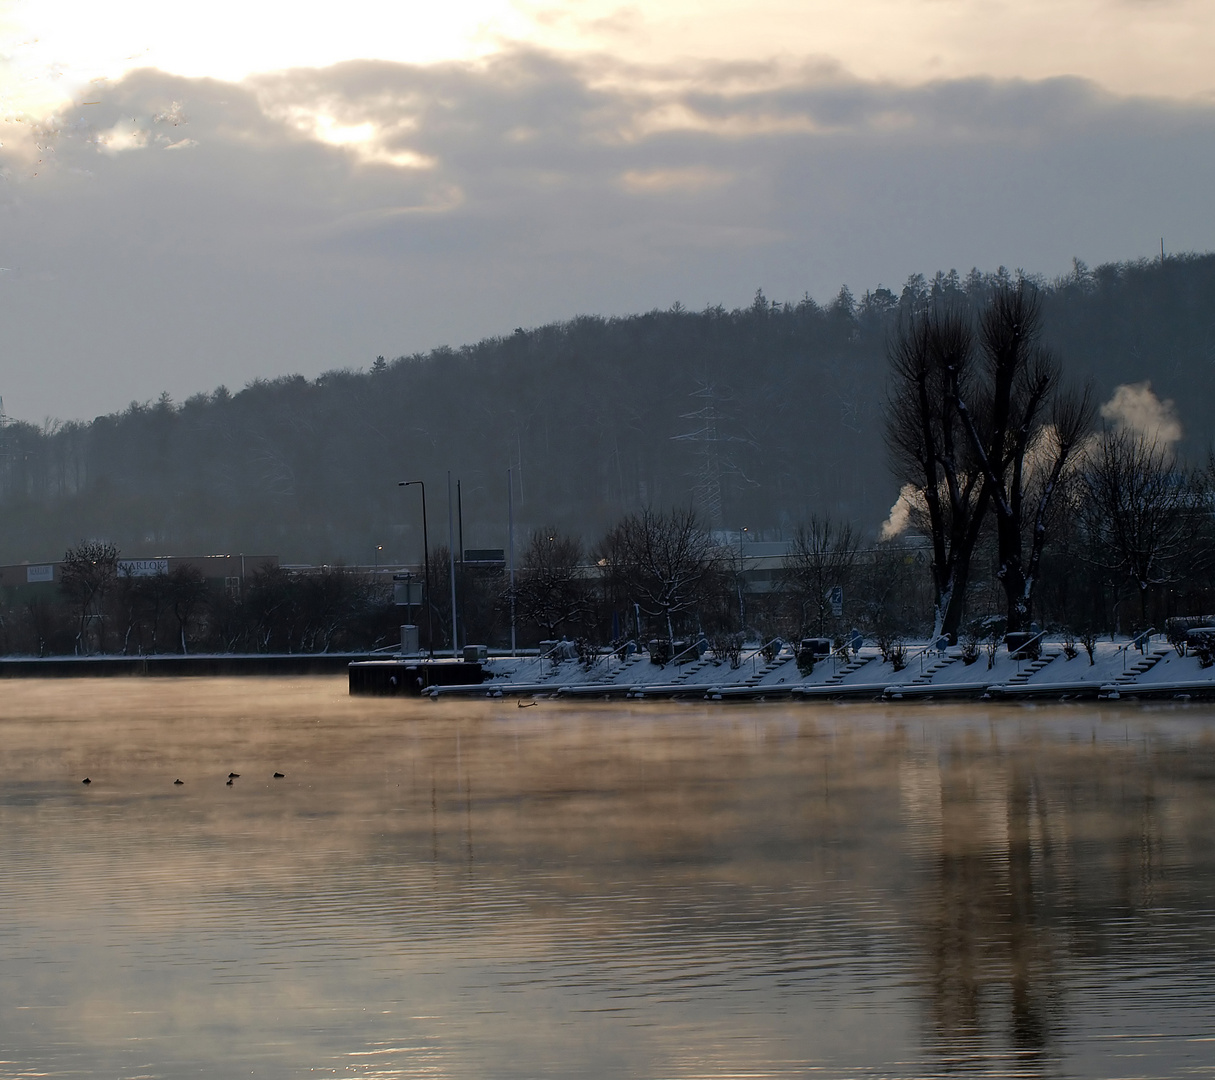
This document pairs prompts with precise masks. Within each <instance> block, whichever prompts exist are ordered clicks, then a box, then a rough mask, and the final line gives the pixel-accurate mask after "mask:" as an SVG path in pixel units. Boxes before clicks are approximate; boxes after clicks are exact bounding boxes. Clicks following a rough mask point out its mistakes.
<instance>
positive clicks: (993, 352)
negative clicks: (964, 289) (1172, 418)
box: [887, 280, 1093, 637]
mask: <svg viewBox="0 0 1215 1080" xmlns="http://www.w3.org/2000/svg"><path fill="white" fill-rule="evenodd" d="M1040 332H1041V305H1040V302H1039V298H1038V294H1037V292H1036V290H1035V288H1034V286H1033V285H1032V284H1030V283H1029V282H1027V281H1024V280H1022V281H1019V282H1017V283H1015V284H1009V285H1004V286H1002V287H1000V288H997V289H995V290H994V291H993V293H992V296H991V298H990V300H989V301H988V303H987V306H986V307H985V308H984V310H983V311H982V312H981V314H980V318H979V329H978V334H977V336H976V334H975V331H974V329H973V326H972V323H971V320H970V318H969V317H968V315H967V314H966V313H964V312H963V311H961V310H960V309H956V308H955V309H942V308H934V309H930V310H929V311H928V312H927V313H925V314H923V315H920V316H916V317H913V318H912V319H911V320H910V321H909V322H908V323H907V324H906V325H905V327H904V329H903V331H902V332H901V333H900V335H899V337H898V338H897V340H896V343H895V345H894V348H893V349H892V350H891V365H892V368H893V372H894V385H893V389H892V393H891V396H890V399H889V403H888V406H887V444H888V446H889V448H890V450H891V456H892V459H893V462H894V466H895V471H896V473H897V475H898V476H899V477H900V479H902V480H903V481H904V483H906V484H910V485H911V486H912V488H913V490H914V491H915V493H916V495H917V502H918V505H917V512H918V513H919V514H920V516H921V517H922V518H923V519H924V528H925V531H926V532H927V533H928V535H929V537H930V538H931V541H932V549H933V565H932V570H933V585H934V592H935V597H936V600H935V607H936V619H935V632H936V633H945V634H948V635H950V636H951V637H952V636H954V635H955V634H956V633H957V629H958V626H959V625H960V623H961V618H962V611H963V604H964V601H965V591H966V585H967V583H968V581H969V577H970V564H971V560H972V558H973V555H974V550H975V545H976V543H977V542H978V539H979V536H980V534H981V531H982V528H983V523H984V518H985V515H986V514H987V511H988V510H989V509H990V510H991V512H992V514H993V516H994V517H995V519H996V547H997V562H998V569H997V576H998V578H999V580H1000V582H1001V585H1002V586H1003V589H1004V594H1005V600H1006V604H1007V615H1008V628H1009V629H1010V630H1021V629H1024V628H1025V627H1026V626H1027V625H1028V624H1029V620H1030V616H1031V613H1032V610H1033V592H1034V586H1035V584H1036V582H1037V577H1038V571H1039V567H1040V564H1041V560H1042V551H1043V548H1044V547H1045V544H1046V540H1047V536H1048V533H1049V524H1050V512H1051V509H1052V505H1053V504H1054V501H1055V498H1056V495H1057V493H1058V491H1059V487H1060V482H1061V480H1062V479H1063V477H1064V475H1065V474H1066V472H1067V470H1068V467H1069V465H1070V464H1071V463H1073V462H1074V460H1075V458H1076V455H1077V453H1078V452H1079V450H1080V447H1081V445H1082V444H1083V441H1084V439H1085V437H1086V435H1087V434H1088V432H1089V430H1090V429H1091V427H1092V417H1093V408H1092V400H1091V396H1090V394H1089V392H1088V391H1087V390H1081V391H1072V390H1068V389H1066V388H1065V387H1064V386H1063V384H1062V379H1061V370H1060V364H1059V361H1058V359H1057V357H1055V356H1054V355H1053V354H1052V353H1050V352H1049V351H1048V350H1046V349H1044V348H1042V347H1041V346H1040V345H1039V344H1038V338H1039V336H1040ZM980 354H981V357H982V363H980V362H979V361H978V356H979V355H980Z"/></svg>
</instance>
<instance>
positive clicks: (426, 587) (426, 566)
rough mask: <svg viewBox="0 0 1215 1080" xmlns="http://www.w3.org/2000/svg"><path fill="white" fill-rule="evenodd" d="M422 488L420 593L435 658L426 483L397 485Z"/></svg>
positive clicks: (432, 655)
mask: <svg viewBox="0 0 1215 1080" xmlns="http://www.w3.org/2000/svg"><path fill="white" fill-rule="evenodd" d="M415 484H416V485H417V486H418V487H420V488H421V489H422V574H423V579H424V580H423V581H422V595H423V596H424V597H425V599H426V643H427V646H428V648H429V649H430V658H431V659H432V660H433V659H434V658H435V630H434V622H433V620H432V619H431V617H430V540H429V538H428V535H427V532H426V484H425V483H424V482H423V481H421V480H402V481H400V482H399V483H398V484H397V487H413V486H414V485H415Z"/></svg>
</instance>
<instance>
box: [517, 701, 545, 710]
mask: <svg viewBox="0 0 1215 1080" xmlns="http://www.w3.org/2000/svg"><path fill="white" fill-rule="evenodd" d="M515 704H516V705H518V706H519V708H521V709H530V708H531V707H532V706H533V705H539V704H540V702H538V701H529V702H526V703H524V702H522V701H516V702H515Z"/></svg>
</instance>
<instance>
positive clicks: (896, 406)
mask: <svg viewBox="0 0 1215 1080" xmlns="http://www.w3.org/2000/svg"><path fill="white" fill-rule="evenodd" d="M974 351H975V349H974V331H973V329H972V328H971V325H970V321H969V319H968V318H967V317H966V315H965V314H964V313H963V312H961V311H959V310H953V309H945V308H935V309H932V310H930V311H928V312H926V313H924V314H921V315H914V316H912V317H911V318H910V319H909V320H908V321H907V322H906V323H905V324H904V325H903V327H902V329H901V331H900V333H899V335H898V337H897V338H896V340H895V342H894V344H893V346H892V348H891V350H890V365H891V368H892V372H893V385H892V388H891V392H890V396H889V398H888V400H887V404H886V444H887V447H888V448H889V450H890V455H891V461H892V464H893V468H894V472H895V474H896V476H897V477H898V479H899V480H900V481H902V482H903V484H904V485H907V486H909V487H910V488H911V490H912V491H913V492H914V493H915V496H916V498H915V502H914V505H913V507H912V509H913V511H914V512H915V515H916V517H918V518H920V519H921V520H920V521H919V522H917V524H919V525H921V527H922V528H923V529H924V531H925V532H927V534H928V536H929V538H930V539H931V542H932V584H933V635H934V636H939V635H941V634H948V635H950V636H951V637H953V636H955V635H956V634H957V631H958V627H959V626H960V625H961V622H962V612H963V608H964V603H965V595H966V585H967V582H968V581H969V580H970V564H971V559H972V557H973V555H974V550H975V545H976V544H977V543H978V539H979V533H980V530H981V528H982V525H983V514H984V511H985V509H986V506H987V499H988V497H989V493H988V491H987V487H986V485H985V484H984V483H983V472H982V469H981V468H980V465H979V463H978V461H977V460H976V459H975V455H974V452H973V445H972V443H971V441H970V439H969V438H968V437H967V433H966V428H965V421H964V417H963V415H962V412H961V409H960V404H961V403H963V402H965V401H966V400H968V399H970V398H971V397H972V396H973V392H974V389H975V384H976V382H977V379H976V374H975V370H974V368H975V363H974Z"/></svg>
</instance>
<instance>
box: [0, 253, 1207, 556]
mask: <svg viewBox="0 0 1215 1080" xmlns="http://www.w3.org/2000/svg"><path fill="white" fill-rule="evenodd" d="M996 280H997V275H983V274H980V273H978V272H977V271H972V273H971V274H970V275H968V276H966V277H959V276H958V275H957V274H955V273H950V274H938V275H936V277H935V278H933V279H930V280H926V279H924V278H920V277H916V278H913V279H912V280H911V281H909V282H908V283H907V284H906V285H905V286H904V287H903V288H902V289H901V290H899V291H898V292H897V293H896V292H894V291H890V290H887V289H881V288H879V289H874V290H872V291H870V292H867V293H866V294H865V295H864V296H863V297H861V298H860V299H859V300H858V299H855V298H854V297H853V296H852V295H851V294H850V293H849V292H848V291H847V290H846V289H845V290H841V292H840V294H839V296H837V297H836V299H835V300H834V301H833V302H832V303H830V304H829V305H826V306H820V305H818V304H816V303H815V302H814V301H813V300H810V299H809V298H806V299H805V300H803V301H802V302H800V303H798V304H775V303H772V302H770V301H768V300H767V299H766V298H764V297H763V296H762V295H761V294H757V296H756V299H755V302H754V304H752V305H751V306H750V307H748V308H745V309H740V310H735V311H726V310H724V309H722V308H711V309H708V310H706V311H702V312H690V311H686V310H682V309H679V308H676V309H674V310H668V311H653V312H649V313H647V314H644V315H635V316H630V317H626V318H613V319H604V318H597V317H592V316H584V317H579V318H575V319H572V320H570V321H569V322H564V323H559V324H553V325H549V326H543V327H540V328H537V329H533V330H522V329H520V330H516V331H515V332H514V333H512V334H509V335H507V336H504V337H500V338H492V339H488V340H485V341H482V342H479V343H477V344H475V345H470V346H466V347H463V348H460V349H439V350H436V351H434V352H431V353H429V354H426V355H414V356H407V357H401V358H398V359H396V360H393V361H389V362H383V361H377V363H375V364H374V365H373V366H372V368H371V369H370V370H368V371H363V372H355V371H335V372H330V373H328V374H325V375H322V376H321V377H320V378H318V379H315V380H307V379H304V378H302V377H298V376H297V377H290V378H283V379H277V380H274V381H271V382H266V381H261V380H254V381H253V382H251V383H250V384H249V385H248V386H246V387H245V388H244V389H242V390H240V391H239V392H237V393H231V392H229V391H228V390H227V389H226V388H223V387H220V388H219V389H217V390H216V391H215V392H214V393H212V394H209V395H200V396H197V397H194V398H191V399H189V400H188V401H186V402H183V403H181V404H175V403H173V402H171V401H169V400H168V399H167V398H162V399H161V400H160V401H159V402H154V403H146V404H139V403H133V404H132V405H131V406H130V407H129V408H128V409H127V410H126V411H125V412H122V413H119V414H113V415H109V416H102V417H98V418H97V419H96V420H94V421H92V422H91V423H78V422H73V423H67V424H63V425H56V424H51V425H46V426H44V427H41V428H40V427H36V426H34V425H31V424H27V423H21V422H12V423H9V424H8V425H7V426H6V427H5V428H4V429H3V433H2V435H3V457H2V458H0V466H2V473H0V561H4V562H14V561H21V560H26V559H29V560H41V559H47V558H52V557H55V556H57V555H58V554H60V553H61V552H62V551H63V550H64V549H65V548H66V547H67V546H68V545H69V544H72V543H75V542H76V541H78V540H79V539H80V538H81V537H103V538H105V539H108V540H112V541H113V542H114V543H116V544H117V545H118V546H119V547H120V548H121V550H122V551H123V552H124V553H126V554H129V555H133V556H134V555H146V554H152V553H158V552H174V553H206V552H217V551H273V552H276V553H278V554H280V555H281V556H282V558H283V559H284V561H288V562H291V561H314V562H321V561H337V560H343V561H346V562H352V563H368V562H371V561H372V559H373V558H374V557H376V556H375V552H376V548H377V546H379V545H382V546H383V551H382V553H381V554H380V555H379V558H381V560H382V561H396V560H403V559H406V558H413V557H416V554H417V551H418V548H419V547H420V543H419V541H420V527H419V526H420V522H419V514H418V510H417V506H416V496H413V495H412V494H408V495H407V494H405V493H402V492H401V491H400V490H399V489H398V487H397V481H399V480H404V479H415V478H421V479H424V480H425V481H427V484H428V487H429V491H428V500H429V505H428V510H429V514H430V518H431V532H432V544H433V543H436V542H437V539H438V538H440V534H442V536H441V539H443V540H445V538H446V516H447V502H446V487H445V485H446V474H447V471H448V470H450V471H451V473H452V476H453V478H457V479H459V480H460V481H461V492H462V502H463V520H464V541H465V545H466V546H469V547H474V546H486V547H488V546H497V547H500V546H503V545H504V543H505V522H506V495H507V482H506V472H507V469H508V467H509V468H513V469H514V473H515V478H516V487H515V500H516V501H515V508H516V520H517V522H518V523H519V525H520V528H527V527H528V526H529V525H533V524H535V525H538V524H541V523H551V524H554V525H557V526H559V527H562V528H565V529H569V530H571V531H574V532H577V533H581V534H582V535H584V536H586V537H587V538H588V539H592V540H593V539H594V538H596V537H597V536H598V535H599V534H600V532H601V531H602V530H603V529H604V528H605V527H606V526H607V525H608V524H610V523H611V521H612V520H613V519H614V518H616V517H617V516H618V515H620V514H621V513H623V512H625V511H629V510H632V509H635V508H637V507H638V506H640V505H643V504H646V503H652V504H654V505H656V506H668V505H673V504H684V503H687V502H688V501H689V500H693V501H695V502H697V504H698V505H699V506H700V507H701V508H702V509H703V511H704V513H705V516H706V517H707V518H709V519H712V522H713V523H714V524H716V525H717V526H718V527H721V528H725V529H737V528H739V527H741V526H743V525H746V526H748V527H749V528H750V529H752V530H753V531H757V532H758V531H760V530H771V531H773V532H775V531H776V530H780V529H788V528H789V527H790V526H791V525H793V524H795V523H796V522H798V521H799V520H802V519H804V518H805V517H806V516H808V515H809V514H810V513H812V512H818V513H823V512H830V513H832V514H835V515H840V516H843V517H847V518H850V519H852V520H853V521H855V522H856V523H857V524H858V525H859V526H860V527H861V529H862V531H864V532H865V533H866V534H870V535H872V534H873V533H874V532H875V531H876V529H877V526H878V525H879V523H880V522H881V521H882V519H883V518H884V517H885V515H886V512H887V510H888V509H889V507H890V504H891V503H892V501H893V499H894V496H895V494H896V486H895V484H894V483H893V481H892V480H891V479H890V476H889V473H888V470H887V468H886V455H885V448H884V445H883V437H882V419H881V414H882V407H883V401H884V393H885V391H884V384H885V370H886V359H885V352H886V345H887V342H888V340H889V338H890V335H891V333H892V331H893V330H894V328H895V327H896V326H897V324H898V319H899V317H900V315H901V314H902V313H905V312H906V311H907V310H909V309H911V308H913V307H914V306H916V305H922V304H924V303H927V302H930V301H931V299H932V298H933V297H934V296H941V295H946V296H951V297H952V298H954V299H958V300H964V301H966V302H970V303H975V304H977V303H980V302H981V301H982V299H983V297H984V296H985V295H986V292H987V290H989V289H990V288H991V286H992V284H993V282H994V281H996ZM1041 284H1042V288H1043V290H1044V292H1045V298H1046V304H1045V313H1046V335H1045V337H1046V340H1047V341H1048V342H1049V343H1050V344H1051V345H1052V346H1053V347H1055V348H1056V349H1057V350H1058V351H1059V352H1060V353H1061V355H1062V356H1063V357H1064V360H1065V363H1066V366H1067V370H1068V372H1069V373H1070V375H1071V376H1072V377H1074V378H1075V379H1077V380H1084V379H1091V380H1092V381H1093V383H1094V385H1095V388H1096V391H1097V393H1098V395H1099V397H1100V398H1101V400H1105V399H1106V398H1108V397H1109V396H1110V394H1111V393H1112V391H1113V388H1114V387H1115V386H1117V385H1119V384H1121V383H1127V382H1141V381H1143V380H1147V379H1150V380H1151V382H1152V385H1153V388H1154V390H1155V391H1156V392H1157V394H1158V395H1159V396H1160V397H1162V398H1173V399H1175V400H1176V402H1177V404H1178V413H1179V415H1180V418H1181V420H1182V423H1183V424H1184V426H1185V431H1186V439H1185V441H1184V444H1183V449H1185V450H1186V451H1187V452H1189V453H1190V454H1191V455H1192V456H1194V455H1205V453H1206V448H1207V446H1208V445H1209V444H1210V443H1211V441H1212V438H1213V437H1215V429H1213V424H1215V421H1213V419H1212V418H1213V417H1215V380H1213V379H1212V375H1211V366H1212V363H1213V362H1215V255H1202V256H1189V257H1179V258H1171V259H1169V260H1168V261H1167V262H1165V263H1164V264H1163V265H1161V264H1160V263H1159V262H1157V263H1131V264H1119V265H1109V266H1103V267H1100V268H1098V269H1097V270H1095V271H1092V272H1090V271H1088V270H1087V269H1086V268H1084V267H1083V265H1082V264H1078V265H1077V269H1076V273H1075V274H1073V275H1072V276H1070V277H1068V278H1067V279H1064V280H1060V281H1056V282H1052V283H1045V282H1043V283H1041Z"/></svg>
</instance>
